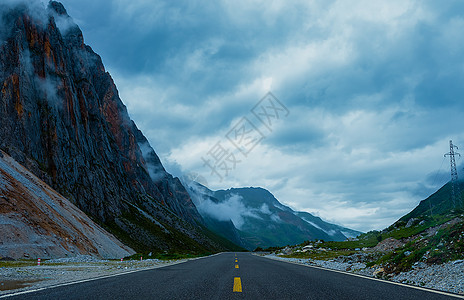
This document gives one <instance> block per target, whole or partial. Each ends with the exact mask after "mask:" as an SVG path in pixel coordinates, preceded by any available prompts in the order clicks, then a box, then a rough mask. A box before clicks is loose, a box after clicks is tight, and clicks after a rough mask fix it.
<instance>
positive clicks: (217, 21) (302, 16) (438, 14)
mask: <svg viewBox="0 0 464 300" xmlns="http://www.w3.org/2000/svg"><path fill="white" fill-rule="evenodd" d="M62 3H63V4H64V5H65V7H66V8H67V10H68V13H69V14H70V15H71V16H72V17H73V18H74V20H75V22H76V23H77V24H78V25H79V26H80V27H81V29H82V31H83V32H84V38H85V41H86V43H87V44H89V45H91V46H92V47H93V49H94V50H95V51H96V52H97V53H99V54H100V55H101V56H102V59H103V62H104V64H105V66H106V68H107V70H108V71H109V72H110V73H111V74H112V76H113V78H114V80H115V82H116V84H117V86H118V89H119V92H120V95H121V98H122V100H123V101H124V103H125V104H126V105H127V107H128V110H129V113H130V115H131V117H132V118H133V119H134V120H135V122H136V123H137V125H138V126H139V128H141V129H142V131H143V132H144V133H145V135H146V136H147V138H148V139H149V141H150V142H151V144H152V146H153V147H154V148H155V150H156V151H157V153H158V155H159V156H160V158H161V160H162V161H163V163H164V164H165V165H166V168H167V169H168V171H170V172H172V173H173V174H174V175H179V174H180V173H181V172H183V173H196V174H200V175H201V176H202V177H203V179H202V180H203V182H207V184H208V186H209V187H210V188H212V189H224V188H229V187H243V186H261V187H264V188H267V189H268V190H270V191H271V192H272V193H273V194H274V195H275V196H276V197H277V198H278V199H279V200H280V201H281V202H282V203H284V204H287V205H289V206H291V207H292V208H293V209H296V210H304V211H308V212H311V213H314V214H316V215H319V216H321V217H322V218H324V219H325V220H329V221H332V222H335V223H338V224H343V225H345V226H348V227H351V228H353V229H358V230H363V231H368V230H372V229H383V228H384V227H386V226H388V225H390V224H391V223H393V222H394V221H395V220H397V219H398V218H399V217H400V216H402V215H403V214H405V213H407V212H408V211H410V210H411V209H412V208H414V207H415V206H416V205H417V204H418V202H419V201H420V200H421V199H424V198H425V197H427V196H428V195H430V194H431V193H432V192H434V191H435V190H436V189H438V188H439V187H440V186H441V185H442V184H443V183H444V182H446V181H447V180H449V161H448V160H444V159H443V154H444V153H445V152H447V151H449V140H450V139H452V140H453V142H454V143H455V144H457V145H458V146H459V145H461V146H463V147H464V132H463V131H462V124H463V118H462V112H463V111H464V101H463V100H464V99H463V97H464V96H463V95H464V84H463V82H464V60H463V58H464V47H463V46H462V45H464V35H463V34H462V29H463V28H464V18H463V16H464V2H463V1H409V0H400V1H372V0H366V1H361V0H359V1H326V0H323V1H322V0H321V1H308V0H306V1H283V0H281V1H264V0H263V1H261V0H253V1H251V0H246V1H245V0H243V1H242V0H234V1H226V0H220V1H219V0H218V1H203V2H200V1H183V2H181V1H169V0H166V1H164V0H150V1H148V0H114V1H95V0H79V1H77V0H62ZM269 91H270V92H272V94H273V95H274V96H275V97H276V98H277V99H278V100H279V102H276V101H274V102H273V103H274V104H275V105H281V106H276V107H277V108H281V109H282V110H273V112H274V113H276V112H277V113H279V114H278V115H277V114H275V115H274V117H275V118H272V117H269V118H270V119H266V118H264V117H263V115H258V114H257V115H255V114H253V112H256V105H258V106H257V107H258V109H260V106H262V104H266V102H265V101H269V100H267V99H268V98H266V99H265V100H264V102H259V101H260V100H261V99H262V98H263V97H264V96H265V95H266V94H267V92H269ZM272 99H273V98H271V100H272ZM270 103H271V102H268V105H267V107H270V105H269V104H270ZM276 103H277V104H276ZM284 107H285V108H286V109H288V111H286V110H284V109H283V108H284ZM253 108H255V110H253ZM261 112H262V111H261ZM268 113H269V112H268ZM257 116H261V117H262V118H261V119H262V120H263V121H266V120H267V121H269V120H270V121H272V124H267V125H268V126H267V127H266V126H265V125H264V124H263V123H262V122H260V119H259V118H257ZM243 118H245V119H243ZM244 124H245V125H246V126H248V127H246V128H248V129H244V128H245V127H242V125H244ZM251 124H253V125H251ZM269 125H270V126H269ZM239 129H243V130H242V131H240V130H239ZM250 132H251V134H252V135H253V134H254V136H253V137H252V138H250V137H248V138H245V139H242V140H241V142H242V143H243V141H247V143H246V145H245V144H244V145H245V146H248V150H249V151H247V152H245V154H246V155H244V154H243V153H242V152H240V151H238V150H237V148H236V147H235V146H234V144H232V143H231V141H233V140H234V139H237V138H240V137H243V136H241V135H240V133H242V134H244V133H247V134H248V133H250ZM235 141H237V140H235ZM251 146H253V147H251ZM223 150H224V151H228V152H227V155H225V153H226V152H222V151H223ZM242 150H243V149H242ZM220 154H221V155H220ZM223 154H224V155H223ZM214 155H215V156H214ZM221 157H222V158H223V159H222V160H217V161H215V160H214V159H213V158H217V159H218V158H221ZM233 158H234V159H233ZM205 160H206V161H209V163H210V165H212V166H213V168H210V167H209V166H208V165H205V162H204V161H205ZM232 162H235V169H232V170H230V171H229V172H228V174H225V172H224V170H223V168H222V169H221V168H220V166H222V167H224V166H229V167H233V165H234V164H233V163H232ZM214 163H217V165H216V168H215V169H214ZM458 163H461V161H460V160H458ZM212 170H216V171H217V172H218V173H221V172H222V175H221V177H222V179H221V178H220V176H218V174H217V173H214V172H212ZM460 171H462V168H460V169H459V172H460Z"/></svg>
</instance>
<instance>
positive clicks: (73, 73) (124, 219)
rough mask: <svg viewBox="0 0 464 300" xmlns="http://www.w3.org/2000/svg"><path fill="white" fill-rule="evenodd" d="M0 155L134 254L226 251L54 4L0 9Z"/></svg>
mask: <svg viewBox="0 0 464 300" xmlns="http://www.w3.org/2000/svg"><path fill="white" fill-rule="evenodd" d="M0 14H1V26H0V28H1V32H0V42H1V44H0V82H1V83H2V90H1V98H0V148H1V149H2V150H3V151H5V152H6V153H8V154H9V155H11V156H12V157H13V158H14V159H16V160H17V161H18V162H19V163H21V164H22V165H24V166H25V167H26V168H28V169H29V170H31V171H32V172H33V173H34V174H35V175H36V176H38V177H39V178H41V179H42V180H44V181H45V182H46V183H48V184H49V185H50V186H51V187H53V188H54V189H56V190H57V191H59V192H60V193H61V194H62V195H64V196H65V197H66V198H68V199H69V200H70V201H71V202H72V203H74V204H75V205H76V206H77V207H78V208H79V209H81V210H82V211H84V212H85V213H86V214H88V215H89V216H91V217H92V218H93V219H94V220H95V221H97V222H98V223H99V224H101V225H102V226H103V227H105V228H106V229H107V230H109V231H110V232H112V233H114V234H115V235H116V236H117V237H118V238H119V239H120V240H121V241H123V242H124V243H126V244H127V245H129V246H131V247H132V248H133V249H135V250H137V251H145V250H147V251H148V250H153V251H175V250H179V251H180V250H182V251H196V252H207V251H218V250H226V249H228V248H227V247H226V246H224V245H222V244H221V243H222V240H221V239H218V240H217V239H216V236H215V235H214V234H212V233H211V232H209V231H208V230H207V229H206V228H205V225H204V220H203V219H202V217H201V215H200V214H199V213H198V211H197V209H196V208H195V205H194V204H193V202H192V200H191V199H190V197H189V194H188V193H187V191H186V190H185V188H184V187H183V186H182V184H181V182H180V181H179V179H178V178H173V177H172V176H171V175H170V174H169V173H167V172H166V171H165V169H164V167H163V166H162V164H161V162H160V160H159V158H158V156H157V155H156V153H155V151H154V150H153V148H152V147H151V146H150V144H149V142H148V141H147V139H146V138H145V136H144V135H143V134H142V132H141V131H140V130H139V129H138V128H137V126H136V125H135V123H134V122H133V121H132V120H131V119H130V117H129V115H128V112H127V109H126V107H125V105H124V104H123V102H122V101H121V99H120V98H119V95H118V90H117V88H116V86H115V84H114V82H113V80H112V78H111V76H110V74H109V73H108V72H106V70H105V67H104V66H103V64H102V60H101V58H100V56H99V55H98V54H96V53H95V52H94V51H93V50H92V48H91V47H90V46H88V45H86V44H85V43H84V37H83V35H82V32H81V30H80V29H79V27H78V26H77V25H76V24H75V23H74V21H73V20H72V18H71V17H70V16H69V15H68V14H67V12H66V9H65V8H64V7H63V5H62V4H61V3H59V2H56V1H50V2H49V4H48V7H46V8H45V7H44V6H43V5H42V3H41V2H40V1H7V2H3V3H2V4H0Z"/></svg>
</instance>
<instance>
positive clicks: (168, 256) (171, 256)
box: [124, 253, 212, 260]
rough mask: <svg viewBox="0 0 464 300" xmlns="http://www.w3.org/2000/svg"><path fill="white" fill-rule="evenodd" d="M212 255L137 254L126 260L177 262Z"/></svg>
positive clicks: (125, 258)
mask: <svg viewBox="0 0 464 300" xmlns="http://www.w3.org/2000/svg"><path fill="white" fill-rule="evenodd" d="M211 254H212V253H203V254H189V253H155V254H152V255H150V253H148V254H147V253H136V254H134V255H131V256H127V257H124V260H128V259H129V260H140V257H142V259H143V260H145V259H160V260H177V259H186V258H196V257H203V256H208V255H211Z"/></svg>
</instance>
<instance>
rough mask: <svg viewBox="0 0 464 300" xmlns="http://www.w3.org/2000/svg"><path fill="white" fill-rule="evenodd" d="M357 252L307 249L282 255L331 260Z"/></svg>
mask: <svg viewBox="0 0 464 300" xmlns="http://www.w3.org/2000/svg"><path fill="white" fill-rule="evenodd" d="M355 253H356V251H350V250H331V251H307V252H294V253H292V254H289V255H282V257H291V258H303V259H308V258H310V259H318V260H329V259H333V258H336V257H340V256H348V255H352V254H355Z"/></svg>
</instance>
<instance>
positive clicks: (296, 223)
mask: <svg viewBox="0 0 464 300" xmlns="http://www.w3.org/2000/svg"><path fill="white" fill-rule="evenodd" d="M188 186H189V189H188V190H189V193H190V194H191V196H192V199H193V200H194V202H195V204H196V206H197V208H198V210H199V212H200V214H202V216H203V217H204V218H209V219H213V220H216V222H219V221H220V222H223V223H224V222H232V225H234V227H236V230H235V231H233V229H231V225H229V226H228V227H226V228H225V227H224V225H223V224H222V226H218V224H215V223H208V224H207V225H208V226H209V228H210V229H211V230H213V231H215V232H217V233H219V234H222V235H223V236H226V237H232V239H233V241H234V242H235V243H237V244H240V245H242V246H244V247H246V248H247V249H250V250H253V249H255V248H257V247H262V248H267V247H270V246H284V245H293V244H298V243H302V242H303V241H305V240H316V239H323V240H326V241H343V240H345V239H347V237H353V236H357V235H359V234H360V233H361V232H358V231H355V230H351V229H348V228H344V227H341V226H338V225H334V224H330V223H327V222H324V221H323V220H321V219H320V218H318V217H315V216H313V215H311V214H309V213H306V212H295V211H293V210H292V209H291V208H289V207H287V206H285V205H282V204H281V203H280V202H279V201H278V200H277V199H276V198H275V197H274V196H273V195H272V194H271V193H270V192H269V191H267V190H265V189H262V188H232V189H229V190H219V191H215V192H213V191H210V190H208V189H207V188H205V187H204V186H201V185H199V184H197V183H193V184H192V183H190V184H188ZM233 232H236V233H238V236H235V235H234V234H233Z"/></svg>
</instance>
